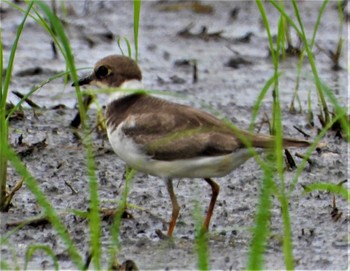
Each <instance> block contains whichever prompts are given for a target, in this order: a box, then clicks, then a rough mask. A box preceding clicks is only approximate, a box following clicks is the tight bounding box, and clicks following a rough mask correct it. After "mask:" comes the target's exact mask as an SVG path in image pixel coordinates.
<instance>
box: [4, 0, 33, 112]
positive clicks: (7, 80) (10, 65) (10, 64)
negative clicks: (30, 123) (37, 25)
mask: <svg viewBox="0 0 350 271" xmlns="http://www.w3.org/2000/svg"><path fill="white" fill-rule="evenodd" d="M33 4H34V1H31V2H30V4H29V5H28V8H27V10H26V12H25V14H24V17H23V19H22V22H21V23H20V25H19V26H18V29H17V33H16V38H15V41H14V43H13V45H12V47H11V52H10V57H9V61H8V65H7V69H6V75H5V80H4V82H3V84H2V89H1V90H2V97H1V98H2V99H1V104H0V107H1V108H2V109H3V108H5V106H6V99H7V94H8V88H9V85H10V81H11V75H12V69H13V63H14V60H15V55H16V50H17V46H18V41H19V38H20V36H21V33H22V30H23V27H24V24H25V22H26V20H27V18H28V14H29V12H30V10H31V9H32V6H33ZM1 62H2V61H1Z"/></svg>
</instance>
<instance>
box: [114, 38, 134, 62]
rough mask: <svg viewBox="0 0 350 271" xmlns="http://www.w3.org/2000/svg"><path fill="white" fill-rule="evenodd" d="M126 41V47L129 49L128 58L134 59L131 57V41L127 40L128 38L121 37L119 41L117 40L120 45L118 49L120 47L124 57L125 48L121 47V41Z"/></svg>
mask: <svg viewBox="0 0 350 271" xmlns="http://www.w3.org/2000/svg"><path fill="white" fill-rule="evenodd" d="M122 40H124V42H125V44H126V47H127V48H128V57H130V58H131V57H132V56H131V45H130V42H129V40H128V39H127V38H126V37H119V38H118V40H117V44H118V47H119V50H120V52H121V53H122V55H123V56H124V55H125V54H124V51H123V48H122V45H121V41H122Z"/></svg>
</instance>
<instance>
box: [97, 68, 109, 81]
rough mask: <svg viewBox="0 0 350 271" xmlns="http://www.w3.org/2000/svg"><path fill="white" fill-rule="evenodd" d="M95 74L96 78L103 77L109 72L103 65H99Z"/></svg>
mask: <svg viewBox="0 0 350 271" xmlns="http://www.w3.org/2000/svg"><path fill="white" fill-rule="evenodd" d="M95 74H96V77H97V78H98V79H103V78H105V77H106V76H107V75H108V74H109V69H108V68H107V67H105V66H101V67H99V68H98V69H97V70H96V72H95Z"/></svg>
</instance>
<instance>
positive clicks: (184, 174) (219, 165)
mask: <svg viewBox="0 0 350 271" xmlns="http://www.w3.org/2000/svg"><path fill="white" fill-rule="evenodd" d="M78 84H79V85H86V84H91V85H96V86H99V87H104V88H116V91H115V92H113V93H111V94H110V97H109V102H108V105H107V109H106V120H107V133H108V138H109V141H110V144H111V146H112V148H113V150H114V151H115V153H116V154H117V155H118V156H119V157H120V158H121V159H122V160H124V161H125V163H126V164H127V165H129V166H130V167H132V168H134V169H135V170H137V171H141V172H144V173H148V174H151V175H154V176H159V177H161V178H163V179H164V180H165V185H166V188H167V190H168V193H169V195H170V199H171V202H172V215H171V219H170V224H169V228H168V236H172V234H173V231H174V227H175V224H176V220H177V217H178V215H179V211H180V206H179V204H178V201H177V199H176V196H175V193H174V189H173V182H172V180H173V179H174V178H201V179H203V180H204V181H205V182H207V183H208V184H209V185H210V186H211V189H212V196H211V200H210V204H209V207H208V211H207V215H206V218H205V221H204V229H205V230H208V227H209V224H210V219H211V217H212V214H213V211H214V206H215V202H216V199H217V197H218V195H219V190H220V186H219V185H218V184H217V183H216V182H215V181H214V180H213V179H212V178H213V177H222V176H225V175H227V174H229V173H230V172H231V171H233V170H234V169H236V168H237V167H238V166H240V165H241V164H243V163H244V162H245V161H247V160H248V159H249V158H251V157H252V152H251V150H249V149H248V147H247V146H246V144H244V142H243V141H245V140H246V141H247V142H249V143H250V145H251V147H253V148H254V149H255V150H256V152H257V153H261V152H263V151H264V150H265V149H269V148H271V147H273V145H274V144H275V143H274V142H275V139H274V137H272V136H269V135H261V134H254V133H250V132H247V131H244V130H237V129H235V130H233V129H232V128H231V127H230V126H229V125H228V124H227V123H226V122H224V121H223V120H220V119H218V118H216V117H215V116H213V115H211V114H209V113H207V112H205V111H202V110H199V109H196V108H193V107H190V106H187V105H182V104H178V103H173V102H170V101H167V100H164V99H161V98H158V97H155V96H152V95H148V94H147V93H145V92H142V91H137V90H142V89H143V88H144V87H143V84H142V74H141V70H140V68H139V67H138V65H137V64H136V63H135V62H134V61H133V60H132V59H130V58H128V57H126V56H121V55H110V56H107V57H105V58H103V59H101V60H100V61H98V62H97V63H96V65H95V67H94V71H93V73H92V74H91V75H89V76H88V77H86V78H83V79H81V80H79V82H78ZM120 89H134V90H135V91H134V92H125V91H120ZM244 139H245V140H244ZM309 145H310V143H309V142H307V141H305V140H298V139H290V138H284V139H283V147H284V148H286V147H307V146H309Z"/></svg>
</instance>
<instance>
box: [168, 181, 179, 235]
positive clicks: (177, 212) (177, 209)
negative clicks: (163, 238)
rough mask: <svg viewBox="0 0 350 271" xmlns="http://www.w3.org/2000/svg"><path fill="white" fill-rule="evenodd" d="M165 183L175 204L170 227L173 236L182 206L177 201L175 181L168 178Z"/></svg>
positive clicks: (173, 204)
mask: <svg viewBox="0 0 350 271" xmlns="http://www.w3.org/2000/svg"><path fill="white" fill-rule="evenodd" d="M165 184H166V188H167V190H168V193H169V196H170V199H171V203H172V206H173V212H172V214H171V220H170V223H169V229H168V236H169V237H171V236H172V235H173V231H174V228H175V225H176V220H177V217H178V216H179V212H180V206H179V204H178V203H177V199H176V196H175V193H174V188H173V181H172V180H171V179H166V180H165Z"/></svg>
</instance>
